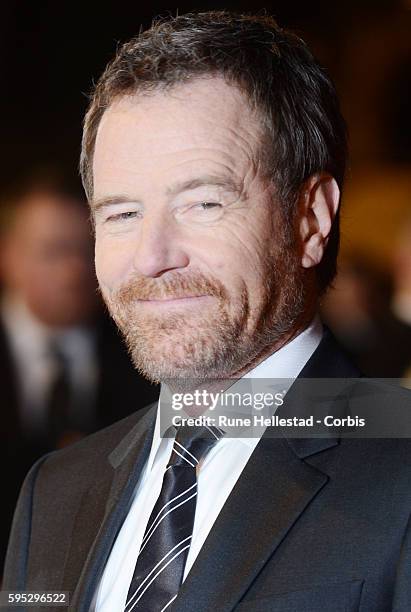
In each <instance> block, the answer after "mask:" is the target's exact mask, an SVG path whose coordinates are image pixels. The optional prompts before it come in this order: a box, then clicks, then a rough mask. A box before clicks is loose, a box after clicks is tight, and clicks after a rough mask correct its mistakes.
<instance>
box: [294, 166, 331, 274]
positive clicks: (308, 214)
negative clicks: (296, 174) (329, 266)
mask: <svg viewBox="0 0 411 612" xmlns="http://www.w3.org/2000/svg"><path fill="white" fill-rule="evenodd" d="M339 202H340V190H339V188H338V185H337V182H336V180H335V179H334V178H333V177H332V176H330V175H329V174H326V173H321V174H314V175H313V176H310V178H309V179H308V180H307V181H306V182H305V183H304V185H303V186H302V188H301V190H300V195H299V203H298V210H299V214H298V232H299V237H300V243H301V264H302V266H303V267H304V268H312V267H314V266H316V265H317V264H319V263H320V261H321V259H322V257H323V254H324V250H325V247H326V245H327V242H328V238H329V235H330V231H331V226H332V223H333V221H334V219H335V216H336V214H337V211H338V205H339Z"/></svg>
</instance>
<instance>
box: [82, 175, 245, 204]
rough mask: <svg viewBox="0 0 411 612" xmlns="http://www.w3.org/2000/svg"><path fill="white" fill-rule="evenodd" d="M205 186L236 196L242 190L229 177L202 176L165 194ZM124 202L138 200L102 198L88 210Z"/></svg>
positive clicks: (124, 196)
mask: <svg viewBox="0 0 411 612" xmlns="http://www.w3.org/2000/svg"><path fill="white" fill-rule="evenodd" d="M207 186H213V187H223V188H224V189H228V190H229V191H231V192H232V193H238V194H240V193H241V192H242V190H243V186H242V184H241V183H239V182H236V181H235V180H234V179H233V178H231V177H228V176H217V175H211V174H207V175H204V176H199V177H196V178H194V179H189V180H187V181H183V182H179V183H176V184H175V185H173V186H172V187H168V188H167V190H166V194H167V195H168V196H174V195H177V194H179V193H182V192H183V191H190V190H192V189H197V188H198V187H207ZM125 202H138V200H137V199H136V198H133V197H132V196H130V195H127V194H119V195H112V196H104V197H101V198H96V199H93V200H91V203H90V208H91V210H92V211H93V212H97V211H98V210H100V209H101V208H105V207H106V206H111V205H112V204H124V203H125Z"/></svg>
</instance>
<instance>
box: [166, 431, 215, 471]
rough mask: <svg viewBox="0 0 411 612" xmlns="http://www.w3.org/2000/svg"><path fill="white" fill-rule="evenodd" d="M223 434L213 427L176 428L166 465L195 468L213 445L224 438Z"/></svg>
mask: <svg viewBox="0 0 411 612" xmlns="http://www.w3.org/2000/svg"><path fill="white" fill-rule="evenodd" d="M224 433H225V432H224V431H223V430H222V429H220V428H218V427H213V426H210V427H208V426H205V427H189V426H187V425H182V426H181V427H178V428H177V434H176V438H175V440H174V445H173V451H172V453H171V457H170V461H169V463H168V465H169V466H170V465H185V466H188V467H189V466H191V467H193V468H195V467H196V466H197V464H198V463H200V461H201V460H202V459H203V457H205V455H206V454H207V453H208V451H209V450H210V449H211V448H212V447H213V446H214V444H216V443H217V442H218V441H219V440H220V439H221V438H222V437H223V436H224Z"/></svg>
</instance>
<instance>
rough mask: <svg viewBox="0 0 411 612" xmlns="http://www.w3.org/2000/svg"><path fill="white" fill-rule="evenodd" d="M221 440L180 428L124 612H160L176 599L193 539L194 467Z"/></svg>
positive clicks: (206, 430)
mask: <svg viewBox="0 0 411 612" xmlns="http://www.w3.org/2000/svg"><path fill="white" fill-rule="evenodd" d="M223 435H224V432H222V430H221V429H218V428H217V427H180V428H178V430H177V435H176V439H175V440H174V445H173V450H172V453H171V457H170V461H169V463H168V465H167V468H166V471H165V473H164V478H163V484H162V488H161V492H160V495H159V497H158V500H157V502H156V504H155V506H154V509H153V511H152V513H151V515H150V518H149V520H148V523H147V527H146V530H145V533H144V537H143V541H142V543H141V547H140V552H139V555H138V558H137V562H136V566H135V568H134V574H133V578H132V580H131V584H130V588H129V591H128V594H127V603H126V607H125V612H132V611H133V612H143V611H144V612H163V611H165V610H171V608H170V606H171V605H172V603H173V601H174V600H175V598H176V597H177V595H178V590H179V588H180V585H181V583H182V581H183V575H184V567H185V562H186V559H187V555H188V549H189V548H190V543H191V538H192V534H193V524H194V515H195V509H196V499H197V475H196V467H197V465H198V464H199V462H200V461H201V460H202V459H203V457H205V455H206V453H207V452H208V451H209V450H210V448H211V447H212V446H213V445H214V444H215V443H216V442H217V441H218V440H219V439H220V438H221V437H222V436H223Z"/></svg>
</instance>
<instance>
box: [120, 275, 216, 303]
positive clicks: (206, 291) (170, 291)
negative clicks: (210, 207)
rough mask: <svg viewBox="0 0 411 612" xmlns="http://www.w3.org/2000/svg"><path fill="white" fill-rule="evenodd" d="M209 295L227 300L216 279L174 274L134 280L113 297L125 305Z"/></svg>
mask: <svg viewBox="0 0 411 612" xmlns="http://www.w3.org/2000/svg"><path fill="white" fill-rule="evenodd" d="M200 295H207V296H213V297H217V298H220V299H222V300H226V299H227V291H226V289H225V287H224V285H223V284H222V282H221V281H219V280H218V279H216V278H211V277H207V276H205V275H204V274H200V273H197V274H180V273H174V274H173V275H172V276H169V277H167V278H145V277H138V278H133V279H131V280H130V281H128V282H127V283H126V284H124V285H123V286H122V287H120V289H119V290H117V291H116V292H115V294H113V295H112V299H115V301H117V302H118V303H122V304H124V305H127V304H130V303H132V302H135V301H136V300H167V299H177V298H184V297H197V296H200Z"/></svg>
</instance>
